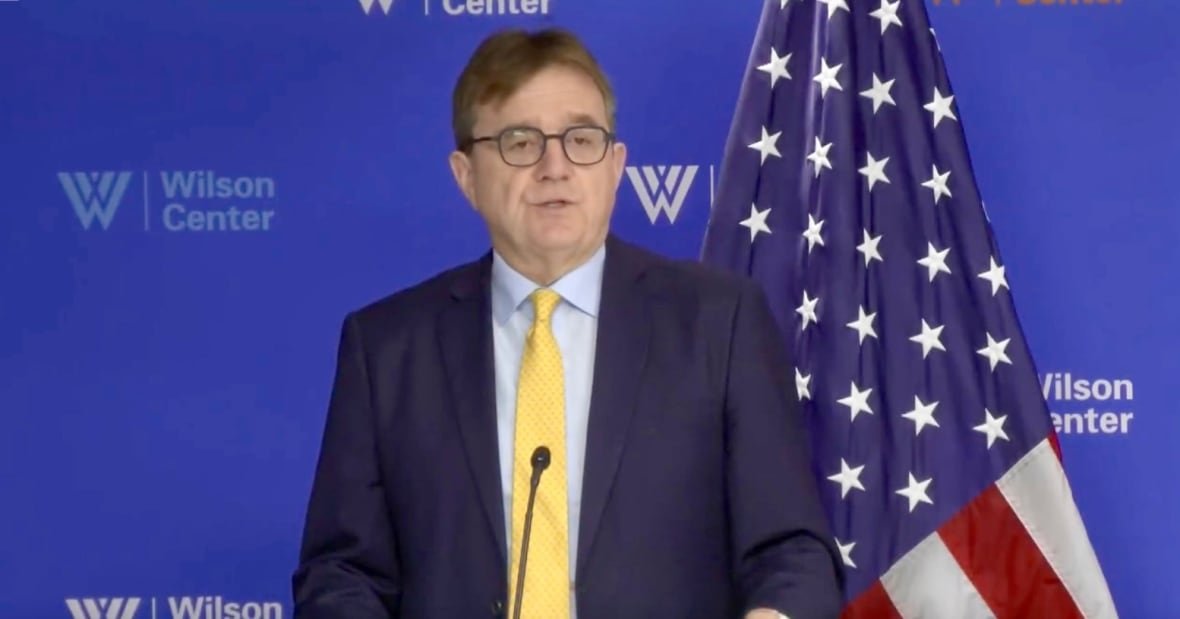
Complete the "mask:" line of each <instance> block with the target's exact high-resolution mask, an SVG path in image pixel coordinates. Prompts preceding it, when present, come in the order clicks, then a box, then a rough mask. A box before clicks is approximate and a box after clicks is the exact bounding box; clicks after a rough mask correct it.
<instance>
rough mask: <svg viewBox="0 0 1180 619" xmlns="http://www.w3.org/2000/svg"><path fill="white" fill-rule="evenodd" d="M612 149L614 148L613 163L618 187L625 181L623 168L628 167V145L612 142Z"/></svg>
mask: <svg viewBox="0 0 1180 619" xmlns="http://www.w3.org/2000/svg"><path fill="white" fill-rule="evenodd" d="M611 149H612V150H613V153H612V157H611V164H612V165H614V170H613V172H614V174H615V188H616V189H618V187H619V183H621V182H623V170H624V169H626V167H627V145H626V144H624V143H622V142H615V143H614V144H611Z"/></svg>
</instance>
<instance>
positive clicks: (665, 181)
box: [627, 165, 713, 224]
mask: <svg viewBox="0 0 1180 619" xmlns="http://www.w3.org/2000/svg"><path fill="white" fill-rule="evenodd" d="M698 170H700V166H699V165H655V166H650V165H645V166H627V178H629V179H631V186H632V187H634V188H635V193H636V195H638V196H639V202H640V203H641V204H643V210H645V211H647V217H648V219H650V220H651V223H652V224H655V223H656V220H657V219H659V217H660V213H663V214H664V216H665V217H667V218H668V223H673V224H674V223H676V218H677V217H678V216H679V215H680V209H681V208H683V207H684V200H685V198H686V197H687V196H688V191H689V190H690V189H692V182H693V179H695V178H696V175H697V171H698ZM712 175H713V166H709V178H710V194H711V193H712ZM709 201H710V203H712V195H710V197H709Z"/></svg>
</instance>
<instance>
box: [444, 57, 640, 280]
mask: <svg viewBox="0 0 1180 619" xmlns="http://www.w3.org/2000/svg"><path fill="white" fill-rule="evenodd" d="M575 125H596V126H599V127H603V128H606V127H607V118H606V109H605V105H604V102H603V97H602V94H601V93H600V92H599V90H598V89H597V87H595V85H594V82H593V81H591V79H590V78H589V77H587V76H586V75H584V74H583V73H581V72H579V71H577V70H575V69H570V68H567V67H562V66H553V67H549V68H546V69H543V70H542V71H541V72H539V73H538V74H537V75H535V76H534V77H533V78H532V79H531V80H529V81H528V82H526V83H525V84H524V85H523V86H522V87H521V88H520V90H519V91H517V92H516V93H515V94H513V95H512V96H511V97H510V98H508V99H507V100H505V101H504V102H503V103H502V104H501V105H500V106H482V107H480V108H478V109H477V110H476V122H475V127H474V132H473V135H474V136H475V137H476V138H479V137H484V136H495V135H497V134H499V133H500V131H502V130H503V129H505V128H509V127H535V128H537V129H540V130H541V131H543V132H545V133H547V134H557V133H561V132H562V131H564V130H565V129H566V128H568V127H571V126H575ZM517 143H518V144H523V142H517ZM579 143H584V142H576V143H571V144H570V145H569V146H570V148H571V151H570V152H571V155H573V154H575V153H574V150H573V149H574V148H575V146H576V144H579ZM506 152H508V151H506ZM625 159H626V148H625V147H624V146H623V145H622V144H620V143H612V144H610V145H609V147H608V148H607V151H606V154H605V156H604V157H603V159H602V160H601V161H599V162H598V163H595V164H592V165H578V164H575V163H573V162H571V161H570V160H569V159H568V158H566V155H565V153H564V152H563V150H562V146H561V140H559V139H550V140H548V141H546V142H545V149H544V155H543V156H542V157H541V159H540V161H538V162H537V163H535V164H533V165H531V166H528V167H515V166H512V165H509V164H508V163H506V162H505V161H504V159H502V158H501V156H500V152H499V148H498V146H497V143H496V141H495V140H492V141H487V142H480V143H476V144H475V145H474V146H473V147H472V152H471V154H470V156H468V155H465V154H463V153H460V152H455V153H452V155H451V160H450V162H451V169H452V172H453V173H454V175H455V180H456V182H458V184H459V187H460V188H461V189H462V190H463V193H464V195H466V196H467V199H468V200H469V201H470V202H471V203H472V205H473V206H474V207H475V209H476V210H478V211H479V213H480V215H481V216H483V218H484V220H485V222H486V223H487V226H488V231H489V233H490V235H491V237H492V243H493V244H494V246H495V247H496V249H497V250H498V251H499V252H500V253H501V254H502V255H504V257H505V258H507V259H508V260H509V261H511V262H514V263H515V264H514V266H517V268H526V269H528V268H542V270H544V269H552V268H553V267H557V268H558V270H565V269H569V268H572V267H574V266H576V265H577V264H579V263H580V262H582V261H583V260H585V259H586V258H588V257H589V256H590V255H591V254H592V253H593V252H594V251H595V250H596V249H597V248H598V247H599V246H600V245H601V244H602V242H603V240H604V239H605V238H606V234H607V229H608V226H609V222H610V217H611V212H612V211H613V210H614V204H615V194H616V192H617V190H618V187H619V181H620V179H621V178H622V174H623V168H624V165H625Z"/></svg>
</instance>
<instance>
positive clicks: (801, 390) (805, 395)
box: [795, 368, 811, 402]
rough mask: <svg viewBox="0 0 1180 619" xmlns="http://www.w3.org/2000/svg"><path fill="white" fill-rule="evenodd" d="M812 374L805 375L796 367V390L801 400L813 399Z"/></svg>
mask: <svg viewBox="0 0 1180 619" xmlns="http://www.w3.org/2000/svg"><path fill="white" fill-rule="evenodd" d="M810 385H811V374H808V375H806V376H804V375H803V374H802V373H800V372H799V368H795V391H796V392H797V393H798V394H799V401H800V402H802V401H803V400H810V399H811V386H810Z"/></svg>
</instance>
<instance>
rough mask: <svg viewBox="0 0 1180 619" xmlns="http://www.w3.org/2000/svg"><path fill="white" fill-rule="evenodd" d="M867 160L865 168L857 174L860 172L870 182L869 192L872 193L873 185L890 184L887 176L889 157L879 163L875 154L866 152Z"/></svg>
mask: <svg viewBox="0 0 1180 619" xmlns="http://www.w3.org/2000/svg"><path fill="white" fill-rule="evenodd" d="M865 159H866V162H865V167H863V168H861V169H859V170H857V172H860V173H861V174H862V175H864V177H865V179H866V180H868V182H869V191H870V192H872V191H873V185H875V184H877V182H878V181H880V182H882V183H888V182H889V177H888V176H885V164H887V163H889V157H886V158H884V159H882V160H880V161H878V160H876V159H875V158H873V153H870V152H867V151H866V152H865Z"/></svg>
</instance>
